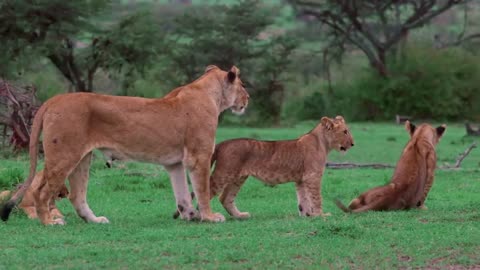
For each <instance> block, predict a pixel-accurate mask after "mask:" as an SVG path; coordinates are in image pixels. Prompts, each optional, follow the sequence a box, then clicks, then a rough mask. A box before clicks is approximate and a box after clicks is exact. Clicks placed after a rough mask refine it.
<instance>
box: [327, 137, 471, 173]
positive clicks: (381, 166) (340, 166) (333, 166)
mask: <svg viewBox="0 0 480 270" xmlns="http://www.w3.org/2000/svg"><path fill="white" fill-rule="evenodd" d="M476 147H477V143H475V142H474V143H472V144H471V145H470V146H469V147H468V148H467V149H465V151H464V152H463V153H462V154H460V155H459V156H458V158H457V160H456V161H455V165H453V166H452V165H445V166H440V167H438V169H440V170H452V169H459V168H460V165H461V164H462V161H463V160H464V159H465V158H466V157H467V156H468V155H469V154H470V152H471V151H472V149H473V148H476ZM326 166H327V168H331V169H354V168H373V169H390V168H395V166H394V165H391V164H384V163H365V164H358V163H350V162H344V163H335V162H327V165H326Z"/></svg>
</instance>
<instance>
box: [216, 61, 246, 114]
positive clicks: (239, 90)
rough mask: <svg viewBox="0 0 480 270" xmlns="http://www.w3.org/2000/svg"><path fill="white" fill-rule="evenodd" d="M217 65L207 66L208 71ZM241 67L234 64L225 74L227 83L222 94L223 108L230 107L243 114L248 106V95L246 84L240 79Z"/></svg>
mask: <svg viewBox="0 0 480 270" xmlns="http://www.w3.org/2000/svg"><path fill="white" fill-rule="evenodd" d="M215 68H217V67H216V66H209V67H207V71H208V70H210V69H215ZM239 76H240V69H238V68H237V67H236V66H233V67H232V68H231V69H230V71H228V72H227V74H226V75H225V79H224V80H225V83H224V87H223V96H222V104H221V107H222V110H224V109H228V108H230V109H231V110H232V112H233V113H235V114H243V113H244V112H245V108H247V106H248V99H249V98H250V95H248V93H247V91H246V90H245V86H244V84H243V82H242V80H240V77H239Z"/></svg>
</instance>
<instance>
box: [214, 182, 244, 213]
mask: <svg viewBox="0 0 480 270" xmlns="http://www.w3.org/2000/svg"><path fill="white" fill-rule="evenodd" d="M246 180H247V176H242V177H240V178H237V179H233V181H227V182H228V184H227V185H226V186H225V188H224V189H223V192H222V195H220V202H221V203H222V205H223V207H224V208H225V210H227V212H228V213H229V214H230V215H231V216H233V217H235V218H238V219H246V218H249V217H250V213H248V212H240V210H238V208H237V206H236V205H235V197H237V194H238V192H239V191H240V188H241V187H242V185H243V184H244V183H245V181H246Z"/></svg>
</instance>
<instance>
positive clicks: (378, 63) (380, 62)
mask: <svg viewBox="0 0 480 270" xmlns="http://www.w3.org/2000/svg"><path fill="white" fill-rule="evenodd" d="M377 55H378V58H376V59H372V60H371V62H370V63H371V65H372V67H373V68H375V70H377V72H378V75H380V76H382V77H384V78H386V77H388V70H387V63H386V62H387V61H386V57H385V50H384V49H381V48H377Z"/></svg>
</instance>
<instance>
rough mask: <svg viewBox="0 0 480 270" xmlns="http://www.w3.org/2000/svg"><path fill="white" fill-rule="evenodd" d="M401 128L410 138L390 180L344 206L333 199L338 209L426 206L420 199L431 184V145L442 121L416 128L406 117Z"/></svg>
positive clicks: (434, 159) (433, 163)
mask: <svg viewBox="0 0 480 270" xmlns="http://www.w3.org/2000/svg"><path fill="white" fill-rule="evenodd" d="M405 129H406V130H407V132H408V133H409V134H410V137H411V138H410V141H409V142H408V143H407V146H405V149H404V150H403V153H402V156H401V157H400V160H399V161H398V163H397V167H396V168H395V172H394V173H393V177H392V180H391V181H390V183H389V184H387V185H385V186H380V187H376V188H373V189H371V190H369V191H366V192H365V193H363V194H361V195H360V196H359V197H358V198H356V199H353V200H352V202H351V203H350V205H349V206H348V207H346V206H344V205H343V204H342V203H341V202H340V201H339V200H337V201H336V204H337V206H338V207H340V209H342V210H343V211H345V212H353V213H358V212H364V211H369V210H374V211H388V210H403V209H410V208H422V209H426V207H425V206H424V202H425V199H426V198H427V194H428V192H429V190H430V188H431V187H432V184H433V178H434V170H435V166H436V164H437V156H436V153H435V146H436V145H437V143H438V141H439V140H440V138H441V137H442V135H443V133H444V132H445V129H446V125H441V126H439V127H437V128H433V127H432V126H430V125H427V124H422V125H420V126H419V127H418V128H417V127H415V125H413V124H411V123H410V122H409V121H406V122H405Z"/></svg>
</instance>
